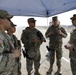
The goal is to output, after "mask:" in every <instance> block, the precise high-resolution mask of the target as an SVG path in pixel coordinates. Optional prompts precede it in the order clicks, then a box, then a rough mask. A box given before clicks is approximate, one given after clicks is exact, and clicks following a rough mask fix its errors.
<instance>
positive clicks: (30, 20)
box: [28, 18, 36, 22]
mask: <svg viewBox="0 0 76 75" xmlns="http://www.w3.org/2000/svg"><path fill="white" fill-rule="evenodd" d="M35 21H36V20H35V19H34V18H29V19H28V22H35Z"/></svg>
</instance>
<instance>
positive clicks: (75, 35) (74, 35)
mask: <svg viewBox="0 0 76 75" xmlns="http://www.w3.org/2000/svg"><path fill="white" fill-rule="evenodd" d="M69 42H70V43H71V44H73V45H74V48H73V50H74V51H71V52H70V58H74V59H76V29H73V31H72V32H71V35H70V40H69Z"/></svg>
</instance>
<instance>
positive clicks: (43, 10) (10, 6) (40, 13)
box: [0, 0, 76, 17]
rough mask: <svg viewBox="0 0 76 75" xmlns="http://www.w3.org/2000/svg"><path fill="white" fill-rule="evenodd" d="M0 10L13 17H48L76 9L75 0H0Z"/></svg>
mask: <svg viewBox="0 0 76 75" xmlns="http://www.w3.org/2000/svg"><path fill="white" fill-rule="evenodd" d="M0 9H3V10H7V11H8V12H9V13H10V14H12V15H14V16H36V17H49V16H53V15H56V14H60V13H63V12H66V11H70V10H73V9H76V0H0Z"/></svg>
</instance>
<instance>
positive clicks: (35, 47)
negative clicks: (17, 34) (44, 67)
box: [21, 27, 43, 75]
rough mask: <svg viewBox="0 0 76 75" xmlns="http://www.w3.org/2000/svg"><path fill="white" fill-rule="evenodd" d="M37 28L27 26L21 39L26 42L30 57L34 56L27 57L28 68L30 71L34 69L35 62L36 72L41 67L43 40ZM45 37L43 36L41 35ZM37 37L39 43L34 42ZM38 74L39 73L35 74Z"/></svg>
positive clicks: (25, 45)
mask: <svg viewBox="0 0 76 75" xmlns="http://www.w3.org/2000/svg"><path fill="white" fill-rule="evenodd" d="M37 31H38V30H37V29H36V28H33V29H31V28H30V27H27V28H26V29H25V30H23V33H22V36H21V40H22V43H23V44H24V47H25V49H27V54H28V56H29V57H30V58H33V59H32V60H30V59H28V58H26V68H27V71H28V73H30V72H31V71H32V65H33V63H34V68H35V72H36V71H38V69H39V67H40V59H41V55H40V45H41V44H42V41H41V39H40V37H39V36H38V35H37ZM41 38H43V37H41ZM33 39H37V40H39V41H38V42H37V43H33V42H32V40H33ZM35 75H37V74H35Z"/></svg>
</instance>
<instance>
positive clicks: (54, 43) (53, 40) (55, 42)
mask: <svg viewBox="0 0 76 75" xmlns="http://www.w3.org/2000/svg"><path fill="white" fill-rule="evenodd" d="M57 30H61V32H62V34H61V35H60V34H58V33H57ZM51 31H52V32H53V33H54V34H53V35H49V33H50V32H51ZM45 36H46V38H49V40H50V42H49V48H50V65H53V63H54V60H55V52H56V58H57V63H56V64H57V66H58V68H60V67H61V57H62V38H63V37H64V38H65V37H66V36H67V33H66V31H65V29H64V28H63V27H61V26H60V25H58V26H54V25H52V26H50V27H49V28H48V29H47V31H46V33H45ZM52 67H53V66H52Z"/></svg>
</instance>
